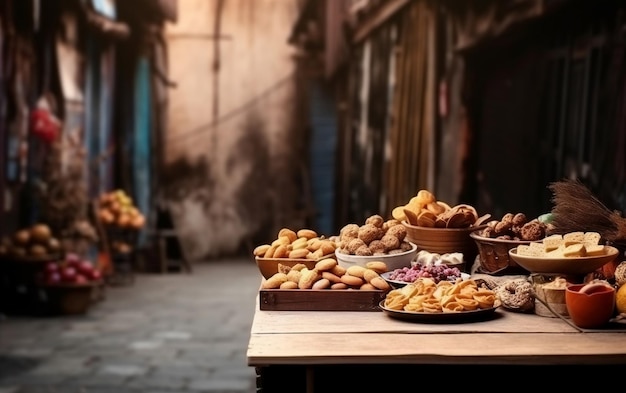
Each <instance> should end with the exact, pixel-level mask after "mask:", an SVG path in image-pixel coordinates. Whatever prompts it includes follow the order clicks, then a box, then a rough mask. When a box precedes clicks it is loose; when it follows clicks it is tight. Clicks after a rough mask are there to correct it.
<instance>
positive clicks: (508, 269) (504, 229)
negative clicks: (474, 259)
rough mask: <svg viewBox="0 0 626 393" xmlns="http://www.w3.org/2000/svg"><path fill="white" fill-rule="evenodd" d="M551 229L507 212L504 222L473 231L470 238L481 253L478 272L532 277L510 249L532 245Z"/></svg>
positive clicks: (490, 223) (490, 224)
mask: <svg viewBox="0 0 626 393" xmlns="http://www.w3.org/2000/svg"><path fill="white" fill-rule="evenodd" d="M546 230H547V226H546V224H544V223H543V222H541V221H539V220H538V219H532V220H528V219H527V218H526V215H525V214H524V213H516V214H514V213H506V214H505V215H503V216H502V218H501V219H500V220H493V221H490V222H488V223H487V226H486V227H484V228H482V229H479V230H476V231H473V232H472V233H471V234H470V236H471V238H472V239H473V240H474V241H475V242H476V245H477V247H478V252H479V264H478V267H477V269H476V270H477V272H479V273H486V274H490V275H502V274H529V272H528V271H527V270H526V269H524V268H523V267H521V266H520V265H519V264H517V263H516V262H515V260H513V259H512V258H510V256H509V250H511V249H513V248H516V247H517V246H519V245H528V244H530V243H531V242H533V241H538V240H541V239H543V238H544V237H545V236H546Z"/></svg>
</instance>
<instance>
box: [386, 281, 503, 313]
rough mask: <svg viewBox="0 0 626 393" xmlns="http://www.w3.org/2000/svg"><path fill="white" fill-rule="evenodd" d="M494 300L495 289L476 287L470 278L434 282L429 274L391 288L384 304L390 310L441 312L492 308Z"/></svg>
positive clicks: (494, 303)
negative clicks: (428, 276) (396, 287)
mask: <svg viewBox="0 0 626 393" xmlns="http://www.w3.org/2000/svg"><path fill="white" fill-rule="evenodd" d="M496 302H497V297H496V294H495V292H494V291H492V290H491V289H487V288H483V287H479V286H478V284H477V283H476V281H474V280H473V279H469V280H461V279H458V280H457V281H456V282H454V283H452V282H450V281H445V280H443V281H440V282H439V283H435V281H434V280H432V279H430V278H419V279H417V280H416V281H415V282H413V283H411V284H407V285H405V286H404V287H402V288H398V289H394V290H391V291H390V292H389V293H388V294H387V296H386V298H385V301H384V305H385V307H386V308H388V309H391V310H401V311H409V312H425V313H442V312H463V311H474V310H478V309H487V308H492V307H494V306H496Z"/></svg>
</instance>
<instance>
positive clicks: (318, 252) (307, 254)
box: [252, 228, 337, 260]
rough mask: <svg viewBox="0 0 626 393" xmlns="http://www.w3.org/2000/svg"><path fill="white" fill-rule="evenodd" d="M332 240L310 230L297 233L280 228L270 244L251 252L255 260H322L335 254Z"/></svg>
mask: <svg viewBox="0 0 626 393" xmlns="http://www.w3.org/2000/svg"><path fill="white" fill-rule="evenodd" d="M336 248H337V246H336V244H335V242H334V241H333V240H332V239H329V238H326V237H324V236H320V235H318V234H317V232H315V231H314V230H312V229H306V228H303V229H299V230H297V231H295V230H293V229H289V228H282V229H281V230H280V231H278V234H277V236H276V239H275V240H274V241H272V243H270V244H261V245H259V246H257V247H255V249H254V250H253V251H252V253H253V255H254V256H255V257H257V258H289V259H313V260H317V259H322V258H325V257H327V256H329V255H332V254H334V253H335V249H336Z"/></svg>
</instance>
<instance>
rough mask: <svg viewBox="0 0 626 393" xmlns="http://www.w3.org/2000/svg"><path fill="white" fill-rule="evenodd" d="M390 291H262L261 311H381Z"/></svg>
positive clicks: (260, 297) (260, 296)
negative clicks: (381, 304) (382, 301)
mask: <svg viewBox="0 0 626 393" xmlns="http://www.w3.org/2000/svg"><path fill="white" fill-rule="evenodd" d="M387 292H388V291H383V290H361V289H344V290H331V289H263V288H261V290H260V291H259V308H260V309H261V310H264V311H380V308H379V307H378V304H379V303H380V302H381V300H384V299H385V296H386V295H387Z"/></svg>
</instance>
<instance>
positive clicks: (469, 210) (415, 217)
mask: <svg viewBox="0 0 626 393" xmlns="http://www.w3.org/2000/svg"><path fill="white" fill-rule="evenodd" d="M391 215H392V216H393V218H395V219H396V220H398V221H400V222H402V221H406V222H408V223H409V224H411V225H415V226H420V227H429V228H468V227H470V226H472V225H475V224H476V222H477V220H478V213H477V212H476V209H475V208H474V207H473V206H471V205H467V204H459V205H456V206H453V207H451V206H450V205H448V204H447V203H445V202H443V201H439V200H437V198H436V197H435V195H434V194H433V193H432V192H430V191H428V190H420V191H419V192H418V193H417V195H415V196H414V197H412V198H411V199H410V200H409V202H408V203H407V204H406V205H401V206H397V207H395V208H394V209H393V210H392V212H391Z"/></svg>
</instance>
